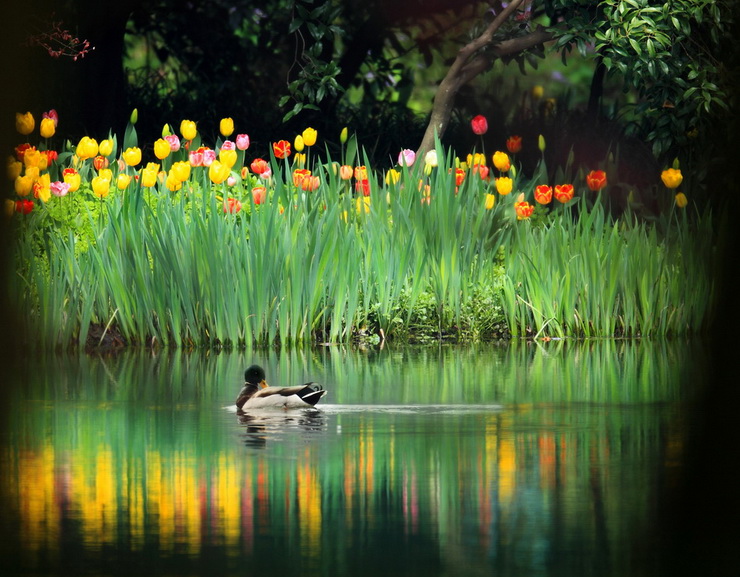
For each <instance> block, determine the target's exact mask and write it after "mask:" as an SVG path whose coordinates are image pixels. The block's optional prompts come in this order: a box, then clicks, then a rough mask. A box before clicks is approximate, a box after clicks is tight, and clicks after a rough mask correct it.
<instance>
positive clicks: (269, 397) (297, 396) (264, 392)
mask: <svg viewBox="0 0 740 577" xmlns="http://www.w3.org/2000/svg"><path fill="white" fill-rule="evenodd" d="M325 394H326V391H325V390H324V388H323V387H322V386H321V385H319V384H318V383H314V382H311V383H306V384H304V385H298V386H296V387H270V386H268V384H267V381H266V380H265V371H264V369H263V368H262V367H260V366H259V365H252V366H251V367H249V368H248V369H247V370H246V371H244V386H243V387H242V390H241V391H239V395H238V396H237V397H236V408H237V409H238V410H240V411H242V410H244V409H265V408H271V407H272V408H279V409H300V408H306V407H313V406H315V405H316V403H318V402H319V399H321V397H323V396H324V395H325Z"/></svg>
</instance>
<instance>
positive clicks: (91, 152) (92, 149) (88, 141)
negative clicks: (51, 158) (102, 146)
mask: <svg viewBox="0 0 740 577" xmlns="http://www.w3.org/2000/svg"><path fill="white" fill-rule="evenodd" d="M76 153H77V156H79V158H80V160H85V159H87V158H94V157H95V156H97V155H98V141H97V140H95V139H94V138H90V137H89V136H83V137H82V138H81V139H80V142H79V143H78V144H77V150H76Z"/></svg>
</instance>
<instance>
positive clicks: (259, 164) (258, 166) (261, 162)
mask: <svg viewBox="0 0 740 577" xmlns="http://www.w3.org/2000/svg"><path fill="white" fill-rule="evenodd" d="M249 168H251V169H252V172H254V173H255V174H262V173H264V172H267V171H268V170H269V169H270V165H269V164H267V161H266V160H265V159H263V158H255V159H254V160H253V161H252V164H250V165H249Z"/></svg>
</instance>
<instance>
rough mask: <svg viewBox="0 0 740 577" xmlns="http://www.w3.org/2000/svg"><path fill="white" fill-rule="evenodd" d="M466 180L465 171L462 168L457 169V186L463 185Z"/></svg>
mask: <svg viewBox="0 0 740 577" xmlns="http://www.w3.org/2000/svg"><path fill="white" fill-rule="evenodd" d="M463 182H465V171H464V170H463V169H462V168H456V169H455V186H462V183H463Z"/></svg>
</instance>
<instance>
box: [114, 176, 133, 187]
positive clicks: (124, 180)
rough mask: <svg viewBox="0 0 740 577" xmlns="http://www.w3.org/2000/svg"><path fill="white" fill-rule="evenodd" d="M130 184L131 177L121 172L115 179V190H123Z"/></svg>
mask: <svg viewBox="0 0 740 577" xmlns="http://www.w3.org/2000/svg"><path fill="white" fill-rule="evenodd" d="M130 183H131V177H130V176H129V175H128V174H126V173H125V172H122V173H121V174H119V175H118V178H117V179H116V188H118V190H124V189H125V188H126V187H128V185H129V184H130Z"/></svg>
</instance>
